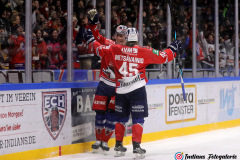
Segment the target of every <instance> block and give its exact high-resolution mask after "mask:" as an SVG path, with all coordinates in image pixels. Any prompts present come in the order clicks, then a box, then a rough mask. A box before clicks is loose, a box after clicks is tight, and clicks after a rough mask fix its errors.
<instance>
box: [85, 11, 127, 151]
mask: <svg viewBox="0 0 240 160" xmlns="http://www.w3.org/2000/svg"><path fill="white" fill-rule="evenodd" d="M97 23H98V13H97V11H96V9H91V10H89V11H88V26H87V28H90V29H91V31H92V33H93V36H94V38H95V39H96V40H97V41H98V42H99V43H100V44H102V45H106V46H109V45H111V44H120V45H125V43H126V38H125V34H126V31H127V27H126V26H123V25H120V26H118V27H117V29H116V42H114V41H112V40H110V39H106V38H105V37H103V36H102V35H100V34H99V30H98V27H97ZM115 86H116V83H115V74H114V71H113V66H112V65H109V64H107V63H106V61H105V58H102V59H101V72H100V83H99V85H98V87H97V91H96V94H95V98H94V101H93V106H92V109H93V110H95V111H96V118H95V134H96V142H95V143H94V144H93V145H92V149H93V151H94V152H96V150H97V149H99V147H101V148H102V150H103V151H109V147H108V141H109V139H110V138H111V136H112V134H113V132H114V129H115V119H114V118H115V117H116V116H114V113H113V112H114V109H115V93H116V92H115Z"/></svg>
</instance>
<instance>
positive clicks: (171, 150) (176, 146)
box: [44, 127, 240, 160]
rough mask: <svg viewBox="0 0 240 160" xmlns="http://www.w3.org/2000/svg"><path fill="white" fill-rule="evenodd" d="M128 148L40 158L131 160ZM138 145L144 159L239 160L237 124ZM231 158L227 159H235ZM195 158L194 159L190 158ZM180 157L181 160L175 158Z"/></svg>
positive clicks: (239, 133)
mask: <svg viewBox="0 0 240 160" xmlns="http://www.w3.org/2000/svg"><path fill="white" fill-rule="evenodd" d="M126 147H127V149H128V151H127V153H126V155H125V156H124V157H117V158H116V157H114V153H115V152H114V151H113V148H111V149H110V151H109V153H108V154H107V155H103V153H102V152H100V153H95V154H93V153H92V152H87V153H80V154H74V155H67V156H60V157H55V158H47V159H44V160H112V159H116V160H118V159H119V160H122V159H124V160H131V159H134V155H133V153H132V146H131V145H128V146H126ZM141 147H142V148H144V149H146V151H147V153H146V157H145V159H146V160H175V154H176V153H177V152H180V153H183V156H184V157H183V159H191V158H189V157H188V158H187V157H186V156H205V159H208V158H209V154H213V156H212V157H211V158H210V160H211V159H218V160H219V157H217V156H226V155H230V156H235V158H236V159H237V160H240V127H234V128H229V129H221V130H215V131H209V132H203V133H198V134H194V135H188V136H182V137H175V138H169V139H164V140H159V141H154V142H148V143H142V145H141ZM235 158H231V159H235ZM194 159H196V158H194ZM177 160H181V159H177Z"/></svg>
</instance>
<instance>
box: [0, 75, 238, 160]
mask: <svg viewBox="0 0 240 160" xmlns="http://www.w3.org/2000/svg"><path fill="white" fill-rule="evenodd" d="M97 85H98V82H80V83H39V84H36V83H35V84H2V85H1V86H0V102H1V103H0V119H1V121H0V122H1V123H0V159H1V160H11V159H16V160H21V159H22V160H27V159H42V158H48V157H55V156H59V155H66V154H74V153H81V152H86V151H89V150H90V146H91V144H92V143H93V141H94V140H95V137H94V117H95V112H93V111H92V110H91V106H92V102H93V99H94V94H95V91H96V87H97ZM146 90H147V96H148V107H149V116H148V117H147V118H146V119H145V124H144V135H143V139H142V142H148V141H154V140H159V139H164V138H170V137H176V136H183V135H188V134H194V133H199V132H204V131H209V130H215V129H221V128H229V127H234V126H239V125H240V100H239V97H240V78H235V77H231V78H230V77H229V78H226V77H224V78H201V79H185V91H186V97H187V101H186V102H183V98H182V97H183V96H182V88H181V86H180V80H179V79H174V80H150V81H149V82H148V84H147V85H146ZM131 126H132V124H131V121H129V122H128V123H127V129H126V138H125V139H124V144H130V143H131ZM109 145H110V146H113V145H114V138H113V139H111V140H110V142H109Z"/></svg>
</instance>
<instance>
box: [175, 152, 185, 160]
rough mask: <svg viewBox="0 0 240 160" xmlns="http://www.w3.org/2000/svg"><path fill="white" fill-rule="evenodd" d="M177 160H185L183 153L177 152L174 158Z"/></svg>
mask: <svg viewBox="0 0 240 160" xmlns="http://www.w3.org/2000/svg"><path fill="white" fill-rule="evenodd" d="M174 158H175V160H183V158H184V155H183V153H181V152H177V153H176V154H175V156H174Z"/></svg>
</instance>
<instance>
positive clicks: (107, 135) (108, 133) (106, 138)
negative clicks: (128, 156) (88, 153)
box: [102, 130, 113, 142]
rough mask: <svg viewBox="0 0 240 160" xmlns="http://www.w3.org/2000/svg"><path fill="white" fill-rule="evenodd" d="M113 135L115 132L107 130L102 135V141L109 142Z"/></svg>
mask: <svg viewBox="0 0 240 160" xmlns="http://www.w3.org/2000/svg"><path fill="white" fill-rule="evenodd" d="M112 134H113V131H109V130H105V132H104V134H102V141H103V142H108V141H109V139H110V138H111V136H112Z"/></svg>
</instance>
